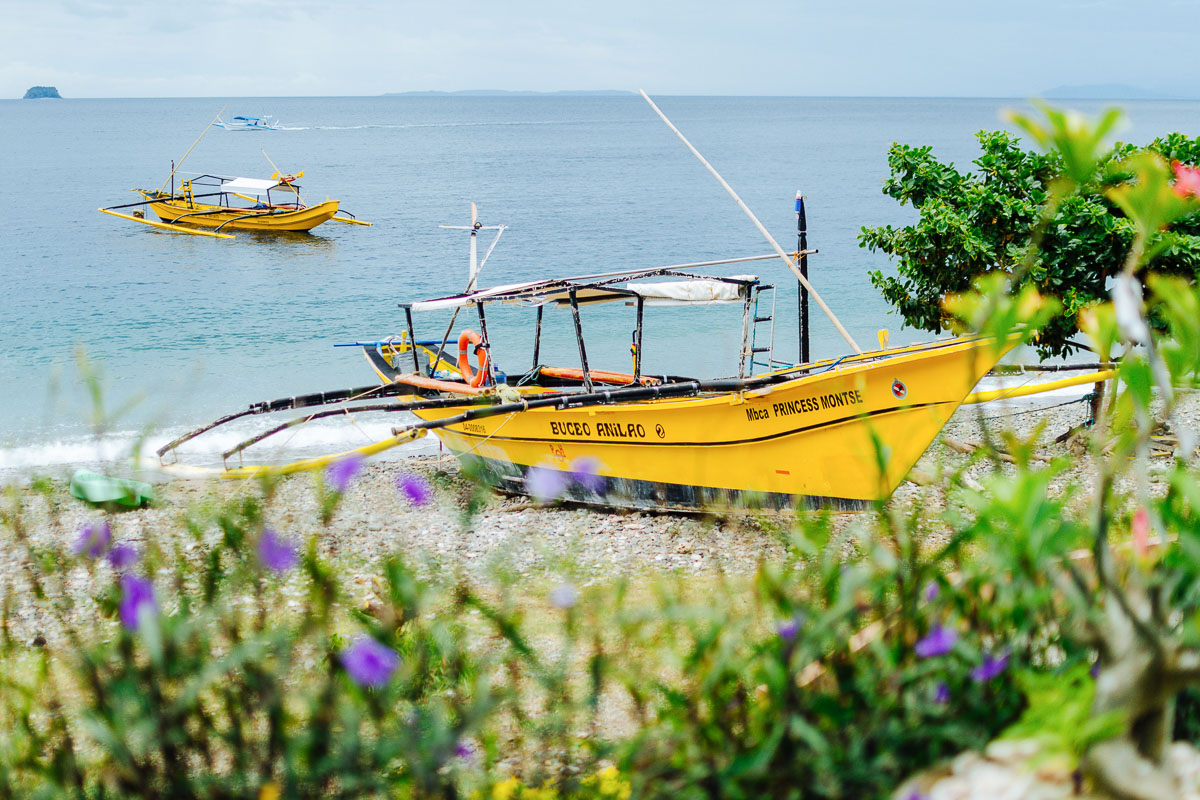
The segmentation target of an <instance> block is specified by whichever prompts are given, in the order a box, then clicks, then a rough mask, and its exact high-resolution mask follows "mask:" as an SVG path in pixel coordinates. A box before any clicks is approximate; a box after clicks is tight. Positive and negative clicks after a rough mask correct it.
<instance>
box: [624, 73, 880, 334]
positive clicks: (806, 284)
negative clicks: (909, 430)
mask: <svg viewBox="0 0 1200 800" xmlns="http://www.w3.org/2000/svg"><path fill="white" fill-rule="evenodd" d="M638 91H639V92H641V94H642V97H644V98H645V99H646V102H647V103H649V104H650V107H651V108H653V109H654V113H656V114H658V116H659V117H660V118H661V119H662V121H663V122H665V123H667V127H668V128H670V129H671V130H673V131H674V132H675V135H676V136H678V137H679V140H680V141H681V142H683V143H684V144H685V145H687V148H688V150H691V151H692V155H694V156H695V157H696V158H698V159H700V163H701V164H703V165H704V166H705V168H706V169H708V171H709V172H711V173H712V176H713V177H714V178H716V179H717V182H718V183H720V184H721V186H723V187H724V188H725V191H727V192H729V196H730V197H732V198H733V199H734V201H735V202H736V203H737V204H738V208H740V209H741V210H742V211H744V212H745V213H746V216H748V217H749V218H750V221H751V222H753V223H754V226H755V227H756V228H758V232H759V233H761V234H762V235H763V237H764V238H765V239H766V240H767V242H768V243H769V244H770V245H771V247H773V248H775V253H776V255H778V256H779V257H780V258H782V259H783V263H785V264H787V265H788V269H790V270H791V271H792V272H793V273H795V275H796V278H797V279H798V280H799V281H800V285H801V286H803V287H804V288H805V289H807V290H808V293H809V294H810V295H812V299H813V300H815V301H816V302H817V305H819V306H820V307H821V310H822V311H824V312H825V315H826V316H827V317H829V319H830V321H831V322H832V323H833V326H834V327H835V328H837V329H838V333H840V334H841V335H842V338H843V339H845V340H846V342H847V343H849V345H850V347H851V348H852V349H853V350H854V352H855V353H861V352H862V348H861V347H859V346H858V344H857V343H856V342H855V341H854V339H853V338H852V337H851V336H850V333H849V332H848V331H847V330H846V329H845V327H843V326H842V323H841V322H839V321H838V318H837V317H836V316H835V315H834V313H833V312H832V311H830V310H829V306H827V305H825V301H824V300H822V299H821V295H819V294H817V290H816V289H814V288H813V287H812V284H811V283H809V282H808V279H807V278H805V277H804V275H803V274H801V272H800V270H799V269H797V268H796V262H795V261H794V260H793V259H792V257H791V256H789V255H788V254H787V253H785V252H784V250H783V248H782V247H780V246H779V242H776V241H775V238H774V237H773V236H771V234H770V233H769V232H768V231H767V229H766V228H764V227H763V224H762V223H761V222H759V221H758V217H756V216H754V212H753V211H751V210H750V208H749V207H748V206H747V205H746V204H745V203H743V202H742V198H740V197H738V194H737V192H735V191H734V190H733V187H732V186H730V185H729V184H728V183H726V182H725V179H724V178H722V177H721V174H720V173H719V172H717V171H716V170H715V169H714V168H713V165H712V164H709V163H708V161H706V160H705V158H704V156H702V155H700V151H699V150H697V149H696V148H695V147H693V146H692V143H691V142H689V141H688V140H687V137H686V136H684V135H683V134H682V133H680V131H679V128H676V127H675V125H674V124H672V122H671V120H669V119H667V115H666V114H664V113H663V112H662V110H661V109H659V107H658V106H656V105H655V104H654V101H653V100H651V99H650V95H648V94H646V92H645V90H644V89H639V90H638Z"/></svg>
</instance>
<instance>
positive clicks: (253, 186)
mask: <svg viewBox="0 0 1200 800" xmlns="http://www.w3.org/2000/svg"><path fill="white" fill-rule="evenodd" d="M278 185H279V181H272V180H264V179H263V178H230V179H229V180H227V181H225V182H224V183H222V184H221V191H222V192H254V193H255V194H262V193H263V192H265V191H267V190H268V189H274V188H275V187H276V186H278Z"/></svg>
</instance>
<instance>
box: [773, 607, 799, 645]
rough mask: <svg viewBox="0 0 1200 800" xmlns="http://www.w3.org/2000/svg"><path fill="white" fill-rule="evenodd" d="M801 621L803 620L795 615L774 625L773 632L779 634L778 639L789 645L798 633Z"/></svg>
mask: <svg viewBox="0 0 1200 800" xmlns="http://www.w3.org/2000/svg"><path fill="white" fill-rule="evenodd" d="M803 621H804V620H803V618H802V617H801V616H800V615H799V614H796V615H795V616H793V617H792V618H791V619H785V620H784V621H783V622H781V623H779V624H778V625H776V626H775V632H776V633H778V634H779V638H780V639H783V641H785V642H787V643H788V644H791V642H792V640H793V639H795V638H796V634H797V633H799V632H800V624H801V623H802V622H803Z"/></svg>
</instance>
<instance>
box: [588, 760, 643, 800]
mask: <svg viewBox="0 0 1200 800" xmlns="http://www.w3.org/2000/svg"><path fill="white" fill-rule="evenodd" d="M583 782H584V784H585V785H587V786H595V787H596V789H597V791H598V792H599V793H600V796H601V797H605V798H613V800H628V798H629V795H631V794H633V787H632V786H631V785H630V784H629V781H627V780H625V779H624V778H622V777H621V773H620V772H619V771H618V770H617V768H616V767H613V766H608V767H602V768H600V769H599V770H597V771H596V774H595V775H592V776H590V777H587V778H584V780H583Z"/></svg>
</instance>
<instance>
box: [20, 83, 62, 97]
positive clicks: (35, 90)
mask: <svg viewBox="0 0 1200 800" xmlns="http://www.w3.org/2000/svg"><path fill="white" fill-rule="evenodd" d="M43 97H57V98H58V99H59V100H61V99H62V95H61V94H59V93H58V89H55V88H54V87H53V86H31V87H30V88H29V91H27V92H26V93H25V97H24V98H23V99H25V100H40V99H42V98H43Z"/></svg>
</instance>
